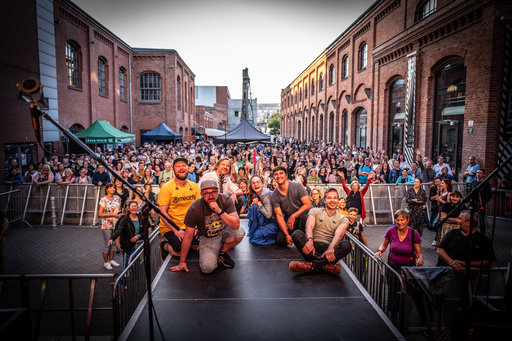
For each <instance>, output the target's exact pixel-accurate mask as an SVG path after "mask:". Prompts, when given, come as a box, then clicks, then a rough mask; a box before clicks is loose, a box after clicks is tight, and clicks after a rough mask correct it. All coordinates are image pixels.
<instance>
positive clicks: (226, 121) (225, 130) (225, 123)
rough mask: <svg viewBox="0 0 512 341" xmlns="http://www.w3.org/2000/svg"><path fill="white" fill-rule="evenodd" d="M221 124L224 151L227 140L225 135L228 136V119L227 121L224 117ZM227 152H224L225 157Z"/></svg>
mask: <svg viewBox="0 0 512 341" xmlns="http://www.w3.org/2000/svg"><path fill="white" fill-rule="evenodd" d="M222 124H223V125H224V132H225V134H224V149H225V150H226V139H227V136H226V135H227V134H228V119H227V117H224V118H223V119H222ZM227 152H228V151H227V150H226V155H227Z"/></svg>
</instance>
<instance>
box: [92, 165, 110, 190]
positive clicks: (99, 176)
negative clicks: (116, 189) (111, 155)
mask: <svg viewBox="0 0 512 341" xmlns="http://www.w3.org/2000/svg"><path fill="white" fill-rule="evenodd" d="M92 183H93V184H94V185H96V186H105V185H106V184H109V183H110V175H109V174H108V173H107V172H105V167H103V165H98V170H97V171H96V172H94V173H93V174H92Z"/></svg>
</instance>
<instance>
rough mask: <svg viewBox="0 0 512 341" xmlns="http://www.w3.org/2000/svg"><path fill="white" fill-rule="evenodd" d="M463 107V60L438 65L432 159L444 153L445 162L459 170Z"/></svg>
mask: <svg viewBox="0 0 512 341" xmlns="http://www.w3.org/2000/svg"><path fill="white" fill-rule="evenodd" d="M465 109H466V67H465V66H464V61H463V60H452V61H449V62H448V63H446V64H444V65H443V66H441V67H440V68H439V69H438V70H437V72H436V76H435V95H434V134H433V140H432V146H433V148H434V150H433V159H434V160H437V158H438V156H439V155H440V154H444V155H445V162H446V163H447V164H449V165H450V167H454V168H456V169H457V172H460V170H461V166H462V136H463V129H464V113H465Z"/></svg>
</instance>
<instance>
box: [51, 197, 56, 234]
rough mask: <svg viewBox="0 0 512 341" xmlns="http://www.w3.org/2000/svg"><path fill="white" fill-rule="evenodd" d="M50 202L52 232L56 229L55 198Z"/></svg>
mask: <svg viewBox="0 0 512 341" xmlns="http://www.w3.org/2000/svg"><path fill="white" fill-rule="evenodd" d="M50 201H51V202H52V230H56V229H57V215H56V214H55V197H51V198H50Z"/></svg>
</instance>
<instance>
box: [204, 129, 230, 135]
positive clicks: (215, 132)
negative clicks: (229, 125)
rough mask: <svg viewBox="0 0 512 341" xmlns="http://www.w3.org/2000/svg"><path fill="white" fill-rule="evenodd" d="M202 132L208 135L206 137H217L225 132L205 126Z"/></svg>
mask: <svg viewBox="0 0 512 341" xmlns="http://www.w3.org/2000/svg"><path fill="white" fill-rule="evenodd" d="M204 133H205V134H206V135H208V137H217V136H222V135H224V134H226V132H225V131H224V130H219V129H212V128H205V129H204Z"/></svg>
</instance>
